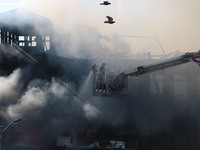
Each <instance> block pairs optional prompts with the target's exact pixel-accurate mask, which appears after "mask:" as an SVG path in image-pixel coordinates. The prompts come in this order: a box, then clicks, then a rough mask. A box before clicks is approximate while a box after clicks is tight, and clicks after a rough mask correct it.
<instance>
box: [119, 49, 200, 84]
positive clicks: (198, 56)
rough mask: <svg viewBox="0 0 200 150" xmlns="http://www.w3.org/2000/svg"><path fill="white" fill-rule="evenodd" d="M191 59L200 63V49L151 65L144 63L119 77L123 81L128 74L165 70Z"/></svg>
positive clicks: (137, 74)
mask: <svg viewBox="0 0 200 150" xmlns="http://www.w3.org/2000/svg"><path fill="white" fill-rule="evenodd" d="M191 61H194V62H196V63H197V64H200V51H198V52H193V53H185V54H184V55H182V56H179V57H175V58H171V59H167V60H164V61H161V62H157V63H154V64H150V65H144V66H139V67H137V68H133V69H129V70H126V71H123V72H122V73H120V74H119V75H118V77H117V78H118V79H119V80H121V81H123V80H124V79H125V78H126V77H127V76H139V75H142V74H146V73H150V72H154V71H158V70H163V69H166V68H170V67H174V66H177V65H181V64H184V63H188V62H191Z"/></svg>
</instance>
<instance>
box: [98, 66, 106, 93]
mask: <svg viewBox="0 0 200 150" xmlns="http://www.w3.org/2000/svg"><path fill="white" fill-rule="evenodd" d="M105 65H106V64H105V63H102V65H101V67H100V68H99V72H98V79H97V80H98V84H97V85H98V87H99V88H100V89H105V72H106V70H105Z"/></svg>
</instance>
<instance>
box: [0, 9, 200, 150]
mask: <svg viewBox="0 0 200 150" xmlns="http://www.w3.org/2000/svg"><path fill="white" fill-rule="evenodd" d="M19 12H20V13H19ZM19 14H20V15H19ZM54 34H55V33H54V30H53V27H52V25H51V22H50V21H49V20H48V19H46V18H44V17H42V16H38V15H35V14H33V13H31V12H29V11H27V10H18V9H16V10H11V11H8V12H5V13H2V14H0V46H4V50H11V49H12V47H13V43H16V44H17V45H18V46H19V47H20V48H22V49H23V50H24V51H25V52H26V53H28V54H30V55H31V56H32V57H34V58H35V59H36V60H37V61H38V62H39V63H40V64H42V65H44V66H45V68H48V67H50V68H51V69H50V72H48V73H47V74H51V73H52V72H51V71H53V72H54V73H55V72H59V73H60V72H61V75H60V76H59V77H62V79H63V78H64V79H67V80H68V81H71V82H72V83H73V84H74V83H76V85H77V87H78V88H77V89H80V87H81V86H82V85H83V83H84V81H85V80H86V77H87V75H88V73H89V72H90V66H91V64H92V63H93V62H95V61H97V60H87V59H75V58H64V57H60V56H56V55H54V54H55V47H54V44H53V40H52V39H53V38H54ZM0 50H3V48H2V47H1V49H0ZM12 51H14V50H12ZM2 60H3V61H2ZM52 60H53V61H52ZM98 61H99V60H98ZM105 62H106V63H107V64H110V66H115V67H116V66H117V68H118V67H119V66H121V68H120V69H121V70H123V67H124V66H125V65H126V66H129V67H130V66H132V65H133V64H138V65H136V66H139V64H140V63H141V62H148V63H152V62H155V60H145V61H144V60H142V61H138V60H116V59H115V61H111V62H109V61H105ZM26 63H29V62H28V61H27V60H24V59H23V60H20V61H19V59H18V58H16V57H2V56H1V66H0V68H1V71H2V70H3V71H5V70H11V71H10V72H12V71H13V70H14V69H16V68H17V67H19V66H23V67H24V65H25V64H26ZM99 64H100V63H99ZM122 64H123V65H122ZM124 64H125V65H124ZM36 68H38V67H33V69H32V72H31V73H30V74H31V75H32V76H33V75H35V74H37V75H38V74H40V73H39V72H42V71H39V69H36ZM60 68H61V69H60ZM80 68H81V69H80ZM54 69H55V70H54ZM47 70H48V69H47ZM10 72H9V73H10ZM30 74H27V73H24V76H28V75H30ZM41 76H42V75H38V76H37V78H46V77H47V76H45V77H44V76H42V77H41ZM63 76H64V77H63ZM35 78H36V77H35ZM65 81H66V80H65ZM128 83H129V85H128V90H129V96H127V97H117V98H115V97H111V98H106V97H104V98H98V97H92V96H91V95H90V94H91V93H90V92H88V93H89V96H88V97H87V102H91V103H92V104H93V105H94V106H95V107H97V108H98V109H99V110H101V114H102V116H101V118H100V119H99V118H97V119H94V120H92V121H90V120H89V121H88V120H86V119H85V118H84V117H79V116H78V114H82V113H83V112H82V111H80V110H81V109H82V108H81V106H80V105H76V104H71V103H72V102H71V101H70V102H69V101H66V102H65V101H63V100H60V99H59V100H60V101H53V100H52V99H53V98H54V97H53V96H51V98H50V102H49V104H48V108H47V107H45V108H43V109H42V110H41V114H40V116H39V117H38V118H37V117H36V118H34V119H30V118H25V120H24V123H23V124H25V125H23V124H21V125H18V126H17V127H13V128H12V129H13V130H10V132H8V134H7V136H6V137H5V139H6V140H5V141H4V142H5V148H6V149H13V147H14V148H15V149H19V150H21V149H48V150H49V149H67V148H68V149H73V148H74V147H73V144H74V145H82V147H79V148H80V149H81V148H83V149H92V148H99V149H100V146H101V149H140V150H151V149H152V150H160V149H162V150H168V149H174V150H179V149H199V147H200V144H199V142H200V132H199V131H200V127H199V123H200V120H199V113H200V111H199V106H200V102H199V96H200V95H199V91H200V68H199V66H197V65H196V64H193V63H188V64H184V65H181V66H176V67H173V68H169V69H166V70H164V71H157V72H154V73H151V74H146V75H141V76H140V77H129V78H128ZM58 90H60V89H58ZM61 91H62V90H61ZM23 92H26V91H23ZM68 97H70V96H68ZM69 99H72V98H69ZM51 100H52V101H51ZM60 103H61V104H60ZM2 105H5V104H4V103H3V104H2ZM60 105H61V106H62V110H59V111H58V112H57V110H58V109H56V108H55V107H57V106H59V107H61V106H60ZM73 105H75V107H72V108H75V109H78V110H79V111H77V112H75V110H73V111H72V112H73V113H77V114H75V115H74V114H72V115H71V114H70V113H68V112H65V110H67V109H70V107H71V106H73ZM63 107H64V109H63ZM33 114H34V112H33ZM45 115H47V116H45ZM70 115H71V116H70ZM52 116H53V117H52ZM66 116H67V117H68V118H70V119H71V120H70V119H68V118H67V117H66ZM30 117H31V116H30ZM60 117H62V118H60ZM52 118H53V119H52ZM51 119H52V120H51ZM4 121H6V119H5V120H4ZM30 122H31V123H30ZM59 123H60V124H59ZM27 124H28V125H27ZM66 124H67V125H66ZM69 124H70V126H69ZM61 129H62V130H61ZM55 130H58V132H57V133H55ZM70 131H73V132H71V133H69V132H70ZM75 131H76V134H74V135H73V133H74V132H75ZM47 139H48V140H47ZM47 141H48V143H46V142H47ZM102 147H103V148H102ZM75 148H77V147H75Z"/></svg>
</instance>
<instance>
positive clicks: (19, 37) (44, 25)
mask: <svg viewBox="0 0 200 150" xmlns="http://www.w3.org/2000/svg"><path fill="white" fill-rule="evenodd" d="M0 20H1V24H0V44H7V45H11V46H12V44H13V43H16V44H17V45H18V46H19V47H22V48H23V49H25V50H26V52H28V53H31V54H36V53H43V52H50V51H53V45H52V43H51V39H52V35H53V33H54V31H53V27H52V24H51V22H50V21H49V20H48V19H46V18H44V17H42V16H39V15H36V14H34V13H32V12H30V11H28V10H26V9H14V10H10V11H8V12H5V13H1V14H0Z"/></svg>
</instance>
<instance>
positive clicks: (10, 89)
mask: <svg viewBox="0 0 200 150" xmlns="http://www.w3.org/2000/svg"><path fill="white" fill-rule="evenodd" d="M20 79H21V69H17V70H15V71H14V72H13V74H11V75H9V76H8V77H3V76H1V77H0V82H1V84H0V101H1V102H2V101H3V100H4V101H5V100H6V99H11V98H13V97H17V96H18V91H19V89H20V84H19V82H20Z"/></svg>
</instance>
